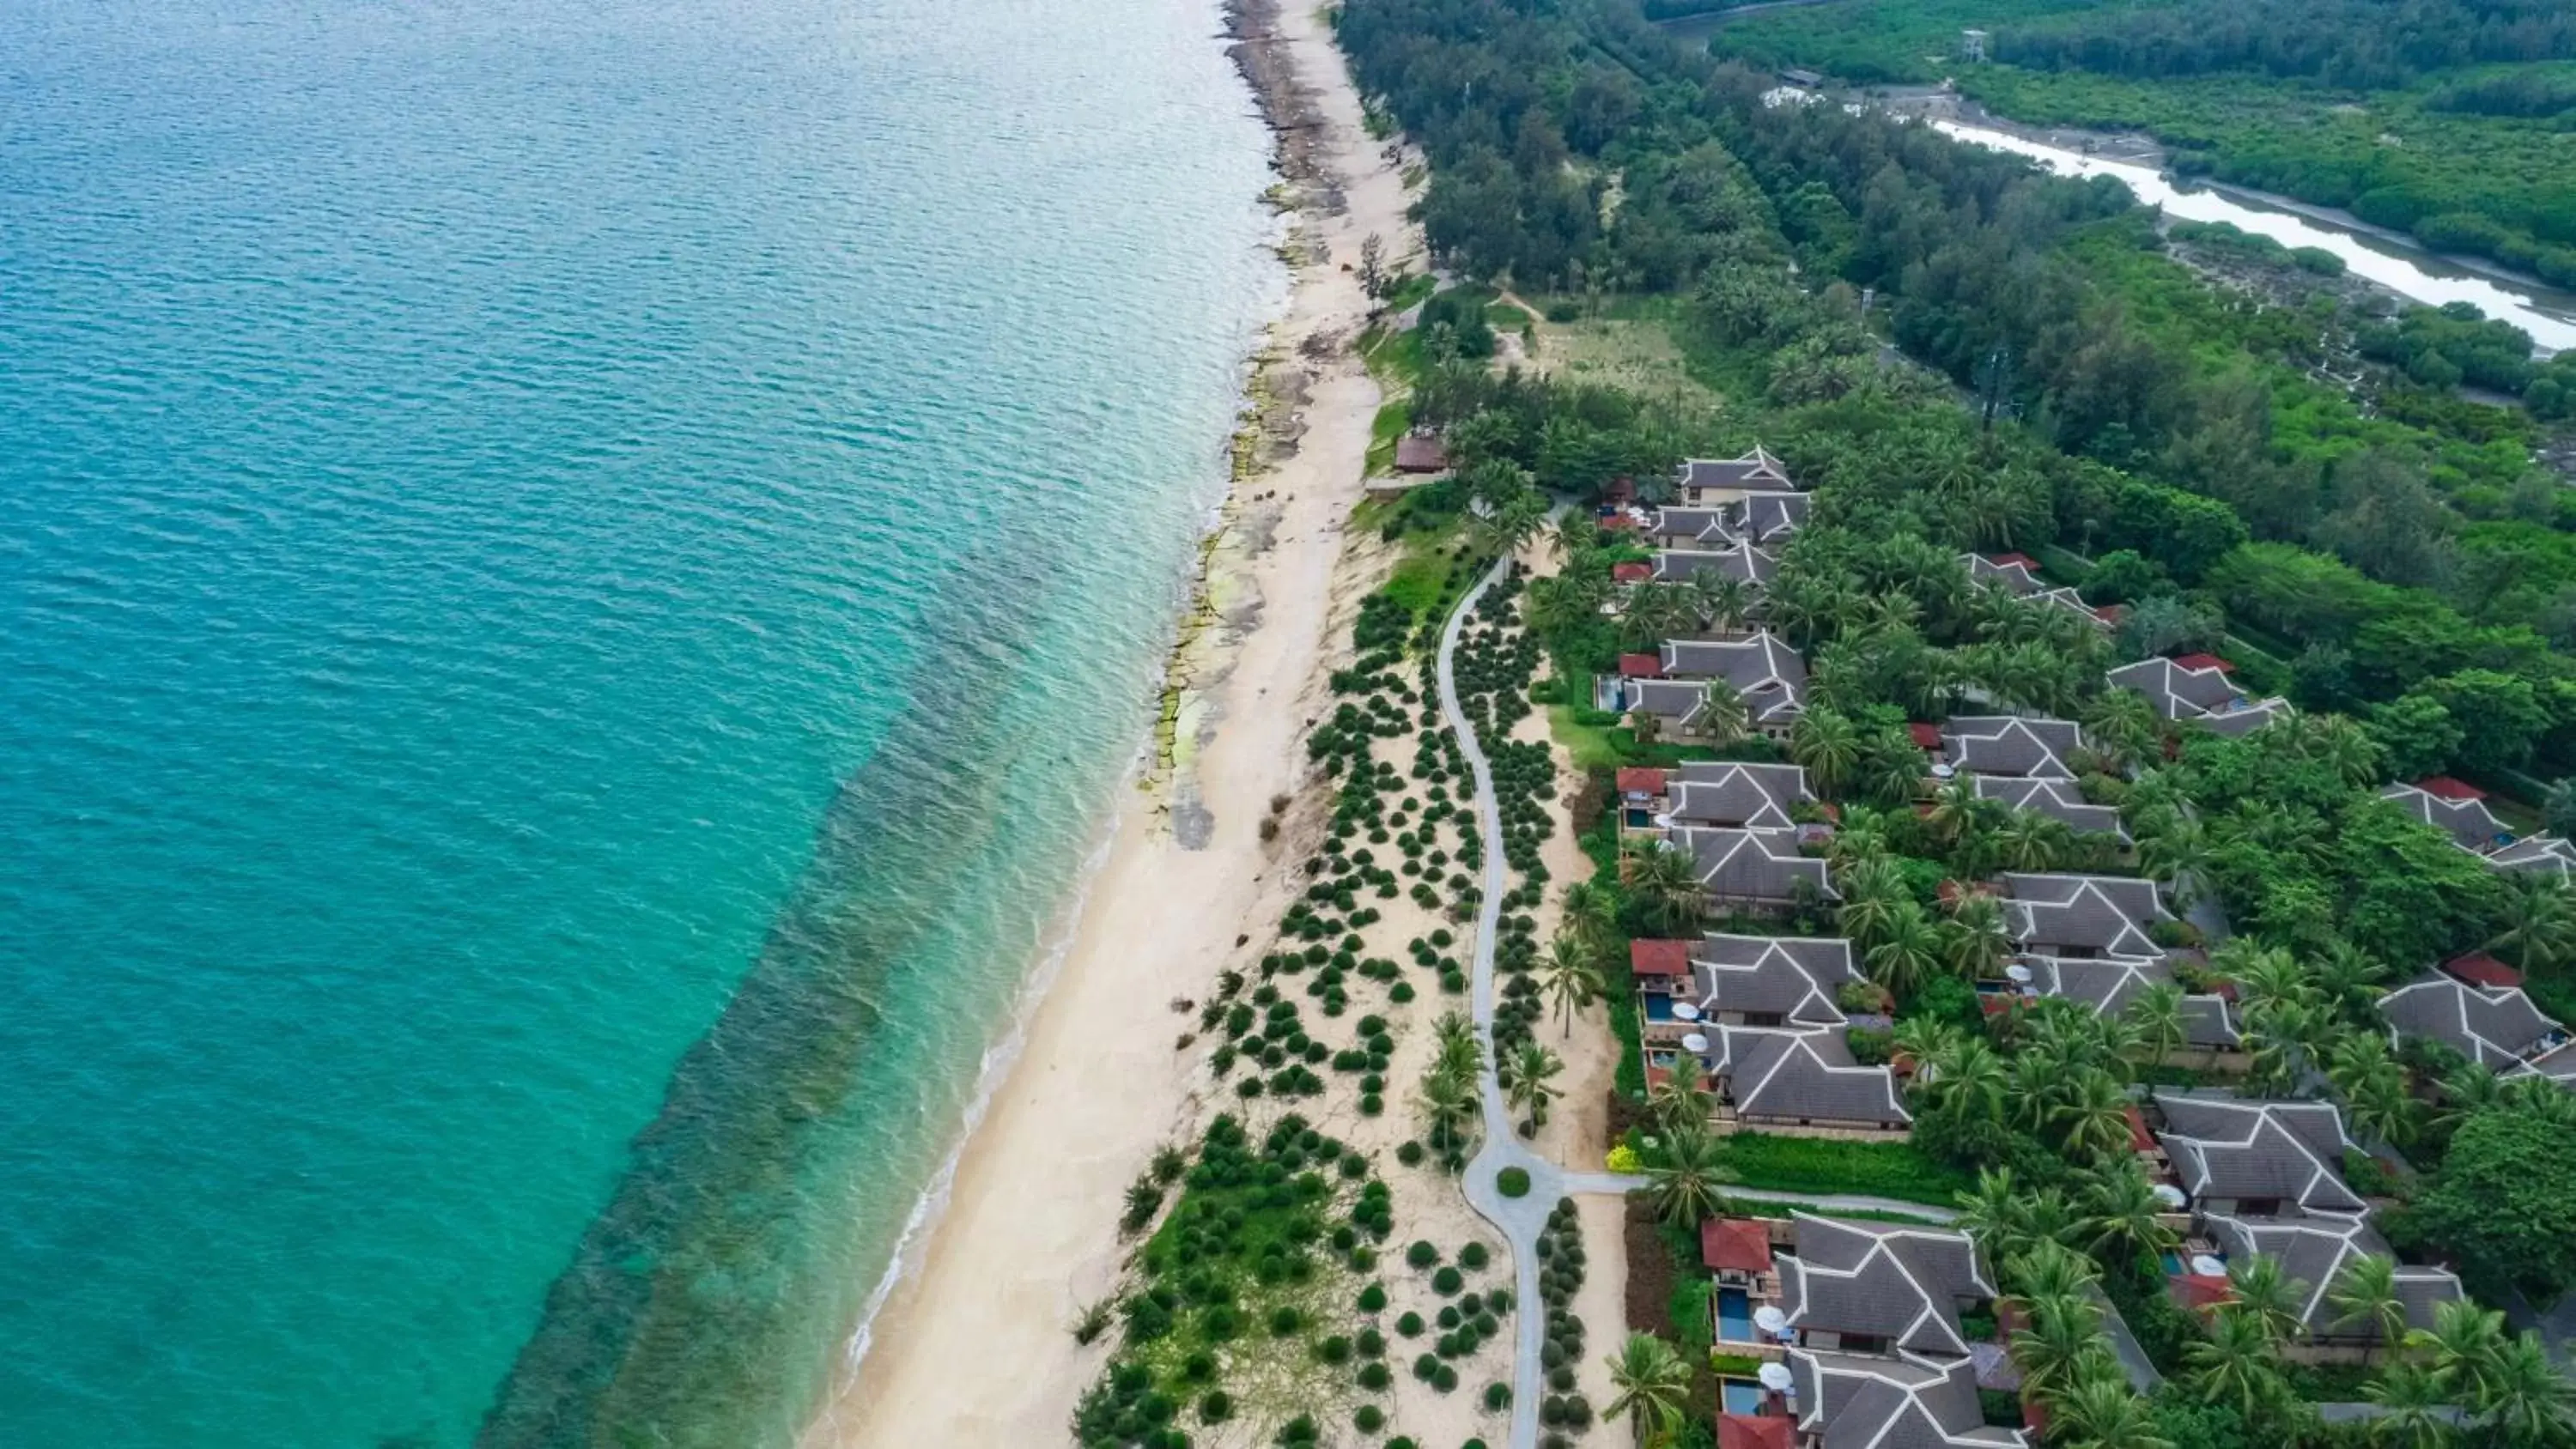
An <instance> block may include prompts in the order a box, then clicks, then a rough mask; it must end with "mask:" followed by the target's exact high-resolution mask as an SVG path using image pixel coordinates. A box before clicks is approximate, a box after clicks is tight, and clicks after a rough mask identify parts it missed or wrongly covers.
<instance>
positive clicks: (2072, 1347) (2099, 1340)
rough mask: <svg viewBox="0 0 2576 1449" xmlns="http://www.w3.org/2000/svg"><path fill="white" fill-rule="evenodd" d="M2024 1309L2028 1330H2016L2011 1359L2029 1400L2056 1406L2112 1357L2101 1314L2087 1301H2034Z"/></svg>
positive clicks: (2061, 1299)
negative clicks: (2062, 1397) (2090, 1372)
mask: <svg viewBox="0 0 2576 1449" xmlns="http://www.w3.org/2000/svg"><path fill="white" fill-rule="evenodd" d="M2022 1307H2023V1309H2024V1310H2025V1312H2026V1313H2027V1315H2028V1317H2029V1320H2030V1326H2029V1327H2027V1328H2021V1329H2016V1330H2015V1331H2014V1333H2013V1336H2012V1357H2013V1362H2014V1363H2016V1364H2018V1365H2020V1367H2021V1382H2022V1388H2023V1389H2024V1390H2025V1391H2027V1392H2028V1393H2029V1394H2030V1395H2031V1396H2032V1397H2034V1398H2037V1399H2040V1400H2042V1401H2044V1402H2050V1403H2054V1402H2055V1400H2056V1399H2057V1397H2058V1396H2059V1395H2060V1394H2063V1393H2064V1392H2065V1391H2067V1390H2068V1389H2071V1388H2073V1387H2074V1386H2075V1384H2076V1382H2077V1381H2078V1380H2080V1379H2082V1378H2083V1377H2084V1376H2085V1373H2086V1371H2087V1370H2088V1369H2090V1368H2092V1367H2093V1366H2095V1365H2096V1364H2099V1363H2101V1362H2103V1361H2105V1360H2107V1359H2109V1358H2110V1356H2111V1347H2110V1341H2109V1340H2108V1339H2106V1338H2104V1337H2103V1336H2102V1314H2101V1310H2099V1309H2097V1308H2095V1307H2094V1306H2093V1301H2092V1300H2091V1299H2089V1298H2079V1297H2075V1296H2073V1295H2068V1296H2066V1297H2059V1298H2033V1299H2026V1300H2024V1301H2023V1304H2022Z"/></svg>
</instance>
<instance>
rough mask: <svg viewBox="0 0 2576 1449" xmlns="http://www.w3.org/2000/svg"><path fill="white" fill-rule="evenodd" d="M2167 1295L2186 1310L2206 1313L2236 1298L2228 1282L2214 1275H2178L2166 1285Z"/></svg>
mask: <svg viewBox="0 0 2576 1449" xmlns="http://www.w3.org/2000/svg"><path fill="white" fill-rule="evenodd" d="M2165 1293H2166V1294H2167V1296H2169V1297H2171V1298H2172V1299H2173V1301H2174V1302H2176V1303H2179V1304H2181V1305H2182V1306H2183V1307H2185V1308H2197V1309H2201V1310H2204V1311H2206V1310H2208V1309H2212V1308H2216V1307H2217V1306H2218V1305H2219V1304H2221V1303H2225V1302H2227V1301H2228V1300H2229V1299H2231V1298H2233V1297H2235V1296H2236V1293H2235V1290H2234V1289H2233V1288H2232V1287H2231V1286H2229V1284H2228V1281H2227V1280H2226V1279H2225V1278H2222V1277H2219V1276H2218V1275H2216V1274H2214V1273H2177V1274H2175V1275H2174V1277H2173V1278H2172V1279H2171V1281H2169V1282H2167V1283H2166V1284H2165Z"/></svg>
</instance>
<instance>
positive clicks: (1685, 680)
mask: <svg viewBox="0 0 2576 1449" xmlns="http://www.w3.org/2000/svg"><path fill="white" fill-rule="evenodd" d="M1711 681H1717V682H1722V683H1724V684H1725V685H1726V686H1727V688H1729V689H1732V690H1733V691H1735V693H1736V694H1737V695H1739V696H1741V697H1742V698H1743V700H1744V706H1745V715H1746V723H1747V725H1748V727H1750V728H1751V729H1752V730H1754V731H1755V732H1756V733H1759V734H1764V735H1769V736H1772V737H1774V738H1779V737H1784V736H1786V735H1787V734H1788V732H1789V728H1790V726H1792V725H1794V724H1796V723H1797V722H1798V717H1799V715H1800V714H1802V713H1803V712H1804V711H1805V709H1806V695H1807V662H1806V661H1805V660H1803V659H1801V658H1799V657H1798V651H1797V650H1795V649H1792V648H1790V647H1789V645H1788V643H1787V642H1786V641H1784V640H1783V639H1781V638H1780V636H1778V635H1777V634H1774V633H1772V632H1770V631H1769V630H1767V629H1765V630H1761V631H1759V632H1756V633H1755V634H1753V635H1751V636H1750V637H1748V638H1743V639H1675V640H1671V641H1668V642H1666V643H1665V645H1664V647H1663V649H1662V651H1661V652H1659V653H1655V654H1622V655H1620V656H1619V673H1618V674H1617V675H1615V676H1610V675H1605V676H1603V677H1602V678H1601V679H1600V680H1598V681H1597V682H1596V684H1595V687H1594V703H1595V704H1596V705H1598V706H1599V707H1600V708H1602V709H1606V710H1613V711H1616V712H1619V713H1622V714H1627V715H1630V716H1636V717H1642V716H1652V717H1653V718H1654V720H1655V724H1654V726H1653V727H1654V728H1655V729H1656V730H1657V731H1659V732H1661V733H1662V734H1664V735H1665V736H1667V737H1669V738H1674V739H1684V740H1687V739H1691V738H1694V737H1705V735H1706V734H1707V731H1706V730H1705V728H1704V727H1703V726H1702V723H1701V720H1702V715H1703V712H1704V711H1705V710H1706V708H1707V705H1708V685H1709V683H1710V682H1711ZM1631 723H1634V724H1638V725H1643V724H1644V720H1643V718H1633V719H1632V720H1631Z"/></svg>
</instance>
